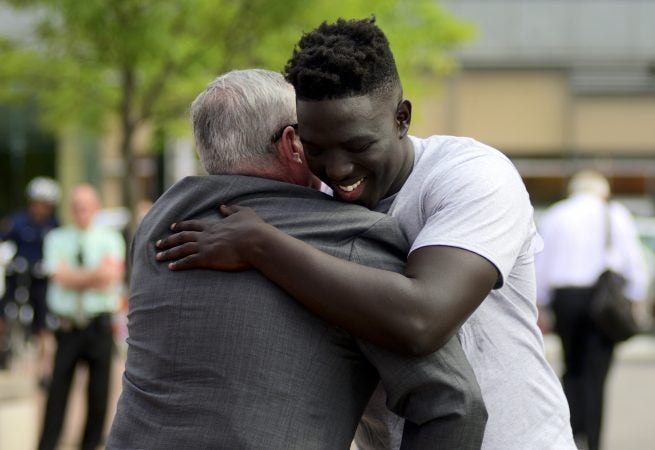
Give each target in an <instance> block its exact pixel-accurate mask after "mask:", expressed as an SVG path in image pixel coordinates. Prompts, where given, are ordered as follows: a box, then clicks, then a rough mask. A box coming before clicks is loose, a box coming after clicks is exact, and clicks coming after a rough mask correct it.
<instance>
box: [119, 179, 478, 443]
mask: <svg viewBox="0 0 655 450" xmlns="http://www.w3.org/2000/svg"><path fill="white" fill-rule="evenodd" d="M222 203H225V204H238V205H242V206H249V207H252V208H254V209H255V210H256V211H257V213H258V214H259V215H260V216H261V217H262V218H263V219H264V220H265V221H267V222H268V223H270V224H272V225H274V226H276V227H278V228H280V229H281V230H283V231H285V232H287V233H289V234H290V235H292V236H294V237H297V238H299V239H302V240H304V241H306V242H308V243H310V244H311V245H314V246H316V247H317V248H319V249H321V250H322V251H325V252H327V253H330V254H332V255H334V256H337V257H340V258H344V259H349V260H352V261H354V262H357V263H360V264H366V265H370V266H374V267H378V268H383V269H386V270H392V271H401V270H402V268H403V264H404V258H405V255H406V250H407V243H406V241H405V239H404V238H403V236H402V234H401V233H400V231H399V229H398V228H397V226H396V225H395V223H394V222H393V220H392V219H390V218H389V217H387V216H385V215H381V214H377V213H373V212H370V211H368V210H366V209H364V208H361V207H358V206H355V205H348V204H343V203H340V202H336V201H334V200H333V199H331V198H330V197H328V196H325V195H324V194H322V193H320V192H317V191H314V190H311V189H307V188H303V187H299V186H295V185H291V184H287V183H281V182H276V181H272V180H267V179H262V178H256V177H246V176H237V175H230V176H227V175H226V176H205V177H189V178H185V179H184V180H182V181H180V182H178V183H177V184H176V185H174V186H173V187H172V188H170V189H169V190H168V191H167V192H166V193H165V194H164V195H163V196H162V197H161V198H160V199H159V200H158V201H157V202H156V203H155V205H154V206H153V208H152V209H151V211H150V212H149V213H148V214H147V215H146V217H145V218H144V220H143V222H142V224H141V226H140V227H139V230H138V231H137V234H136V236H135V239H134V241H133V244H132V247H131V254H130V263H131V286H130V297H129V316H128V317H129V324H128V327H129V339H128V344H129V347H128V356H127V364H126V369H125V373H124V376H123V391H122V394H121V397H120V400H119V403H118V408H117V413H116V416H115V419H114V422H113V425H112V429H111V433H110V436H109V441H108V446H107V448H108V449H185V448H188V449H347V448H349V445H350V442H351V439H352V437H353V434H354V431H355V428H356V426H357V422H358V420H359V417H360V416H361V414H362V411H363V409H364V407H365V405H366V402H367V400H368V398H369V397H370V395H371V392H372V391H373V389H374V387H375V386H376V384H377V381H378V371H376V367H374V366H373V365H372V364H371V362H373V363H374V364H375V365H376V366H377V369H379V374H380V375H381V376H382V378H383V380H386V381H385V386H387V387H388V390H389V398H390V400H389V402H390V406H391V407H392V408H394V409H395V410H396V412H400V413H401V414H407V415H409V416H411V418H412V420H414V421H415V422H416V423H421V422H428V421H430V420H432V419H434V418H435V417H439V416H442V417H443V416H444V414H446V415H447V416H448V417H451V416H452V414H453V410H454V411H455V412H456V413H455V414H456V415H457V414H458V413H460V412H461V413H466V411H467V407H468V406H467V405H464V403H467V402H469V401H470V399H469V397H470V395H469V391H470V390H471V389H472V390H473V391H475V388H476V387H477V384H475V382H474V380H473V383H474V384H475V386H469V384H470V381H471V380H470V378H471V377H472V372H471V374H469V373H468V370H469V369H470V368H469V367H468V363H467V362H466V361H465V360H464V362H462V361H461V360H460V358H463V354H462V355H460V354H459V353H457V352H456V353H457V354H456V355H454V356H453V357H454V358H456V359H457V362H456V363H455V366H456V368H455V369H453V370H454V372H455V373H453V374H451V373H450V369H451V368H449V369H448V374H447V377H446V376H441V375H440V376H439V378H448V379H449V380H450V379H451V378H452V379H454V380H455V384H456V385H457V386H456V387H453V389H452V390H453V392H455V398H461V400H462V402H463V403H462V405H464V406H462V407H461V408H460V407H459V406H457V405H456V404H455V403H456V402H452V401H447V402H446V403H447V405H443V404H442V405H440V406H434V407H431V406H428V405H426V404H425V402H424V401H423V399H424V397H425V396H426V395H425V394H426V392H428V391H429V390H433V391H434V390H435V388H436V386H439V389H436V390H442V389H443V388H444V386H445V385H444V383H443V380H440V381H439V382H438V383H437V384H431V383H429V382H427V380H429V379H430V378H431V377H433V375H434V371H433V369H432V367H431V366H433V365H434V364H433V362H432V363H430V362H429V361H426V360H425V359H423V358H418V359H417V358H407V357H402V356H399V355H394V354H392V353H389V352H385V351H383V350H381V349H378V348H376V347H374V346H372V345H369V344H366V343H361V342H357V341H355V340H354V339H353V338H352V337H351V336H350V335H348V334H347V333H345V332H343V331H341V330H339V329H337V328H335V327H332V326H330V325H329V324H328V323H326V322H325V321H323V320H322V319H320V318H318V317H316V316H314V315H313V314H311V313H309V312H308V311H307V310H306V309H304V308H303V307H302V306H301V305H299V304H298V303H296V302H295V301H294V300H292V299H291V298H289V297H288V296H287V295H286V294H285V293H284V292H283V291H281V290H280V289H279V288H278V287H277V286H275V285H274V284H272V283H271V282H269V281H268V280H267V279H266V278H264V277H263V276H262V275H261V274H260V273H259V272H257V271H255V270H249V271H243V272H230V273H228V272H218V271H209V270H191V271H182V272H171V271H169V270H168V269H167V267H166V264H165V263H158V262H157V261H156V260H155V253H156V249H155V242H156V240H157V239H160V238H161V237H163V236H165V235H167V234H168V233H170V231H169V229H168V227H169V225H170V224H171V223H173V222H177V221H181V220H188V219H199V218H203V219H207V220H221V218H220V214H219V212H218V206H219V205H220V204H222ZM289 276H294V274H289ZM454 347H455V350H456V351H461V349H459V350H457V349H458V348H459V346H458V343H457V344H456V345H454ZM460 365H461V366H462V367H463V372H462V373H461V374H460V373H459V372H460V369H459V367H460ZM410 374H411V376H410ZM442 375H443V372H442ZM406 378H410V379H413V380H414V381H409V382H408V381H406V380H405V379H406ZM464 380H465V381H464ZM446 384H450V381H448V382H447V383H446ZM426 389H427V390H426ZM445 390H446V391H448V390H450V388H447V389H445ZM464 391H465V392H464ZM453 392H449V393H448V397H449V398H451V397H452V396H453ZM441 395H442V394H439V395H438V396H441ZM427 397H430V398H429V399H425V400H435V398H433V397H434V396H431V395H428V396H427ZM417 399H421V401H418V400H417ZM441 400H443V399H441ZM441 400H439V402H441ZM444 411H445V412H444Z"/></svg>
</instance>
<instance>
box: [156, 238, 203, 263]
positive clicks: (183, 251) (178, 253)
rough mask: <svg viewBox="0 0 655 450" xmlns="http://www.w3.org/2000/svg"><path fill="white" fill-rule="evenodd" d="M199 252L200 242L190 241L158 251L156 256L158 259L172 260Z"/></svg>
mask: <svg viewBox="0 0 655 450" xmlns="http://www.w3.org/2000/svg"><path fill="white" fill-rule="evenodd" d="M197 253H198V243H197V242H188V243H186V244H183V245H180V246H177V247H173V248H171V249H170V250H164V251H161V252H157V254H156V255H155V258H157V261H171V260H177V259H182V258H184V257H186V256H189V255H196V254H197Z"/></svg>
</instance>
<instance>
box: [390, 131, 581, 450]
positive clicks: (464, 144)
mask: <svg viewBox="0 0 655 450" xmlns="http://www.w3.org/2000/svg"><path fill="white" fill-rule="evenodd" d="M410 139H411V141H412V143H413V145H414V151H415V163H414V169H413V171H412V173H411V174H410V176H409V178H408V179H407V181H406V182H405V184H404V186H403V187H402V189H401V190H400V191H399V192H398V193H397V194H396V195H395V196H394V198H393V199H390V200H391V206H390V208H389V211H388V214H390V215H391V216H393V217H395V218H396V220H398V222H399V223H400V226H401V228H402V229H403V231H404V233H405V234H406V236H407V238H408V239H409V241H410V242H413V244H412V247H411V250H410V252H411V251H413V250H415V249H417V248H420V247H425V246H431V245H447V246H451V247H459V248H462V249H466V250H469V251H471V252H474V253H477V254H479V255H481V256H483V257H484V258H485V259H487V260H489V261H490V262H491V263H492V264H494V266H496V268H497V269H498V271H499V273H500V278H499V286H500V287H499V288H497V289H494V290H492V291H491V293H490V294H489V295H488V296H487V298H486V299H485V300H484V301H483V302H482V304H481V305H480V307H479V308H478V309H477V310H476V311H475V312H474V313H473V314H472V316H471V317H470V318H469V319H468V320H467V321H466V322H465V323H464V325H463V326H462V328H461V329H460V331H459V338H460V340H461V342H462V346H463V348H464V352H465V353H466V355H467V357H468V359H469V361H470V363H471V366H472V367H473V370H474V372H475V374H476V377H477V379H478V382H479V384H480V387H481V389H482V396H483V399H484V400H485V404H486V406H487V410H488V413H489V419H488V422H487V427H486V430H485V435H484V441H483V445H482V447H483V448H484V449H498V450H507V449H521V450H530V449H534V450H537V449H575V445H574V443H573V437H572V433H571V427H570V424H569V410H568V404H567V401H566V398H565V396H564V392H563V390H562V387H561V384H560V382H559V380H558V378H557V376H556V374H555V373H554V371H553V369H552V368H551V366H550V364H549V363H548V361H547V360H546V357H545V354H544V345H543V337H542V335H541V332H540V331H539V329H538V327H537V307H536V300H535V297H536V288H535V274H534V253H535V251H536V250H537V248H538V247H539V246H540V239H539V236H538V235H537V233H536V228H535V225H534V221H533V209H532V206H531V204H530V199H529V196H528V193H527V191H526V189H525V186H524V185H523V182H522V180H521V177H520V175H519V174H518V172H517V171H516V169H515V167H514V166H513V164H512V163H511V162H510V161H509V159H508V158H507V157H505V156H504V155H503V154H502V153H500V152H498V151H497V150H495V149H493V148H491V147H489V146H486V145H484V144H481V143H480V142H477V141H475V140H473V139H469V138H460V137H452V136H433V137H430V138H428V139H419V138H416V137H413V136H410ZM384 203H385V202H383V204H384ZM383 204H382V205H383ZM387 205H388V201H387ZM382 207H384V206H382Z"/></svg>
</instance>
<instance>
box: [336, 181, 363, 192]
mask: <svg viewBox="0 0 655 450" xmlns="http://www.w3.org/2000/svg"><path fill="white" fill-rule="evenodd" d="M362 180H363V178H360V179H359V180H357V182H356V183H355V184H351V185H349V186H342V185H339V189H341V190H342V191H346V192H352V191H354V190H355V189H356V188H357V186H359V185H360V184H362Z"/></svg>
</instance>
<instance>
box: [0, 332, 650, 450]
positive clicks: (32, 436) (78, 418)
mask: <svg viewBox="0 0 655 450" xmlns="http://www.w3.org/2000/svg"><path fill="white" fill-rule="evenodd" d="M546 344H547V345H546V347H547V353H548V357H549V360H550V361H551V362H552V364H553V366H554V368H555V370H556V371H558V372H559V370H560V363H559V345H558V340H557V338H555V337H553V336H549V337H547V340H546ZM616 359H617V361H616V364H615V366H614V368H613V370H612V372H611V374H610V378H609V381H608V385H607V412H606V418H605V428H604V432H603V433H604V441H605V446H604V449H605V450H647V449H651V448H655V444H654V443H655V423H653V418H654V417H655V415H654V414H653V408H655V337H651V336H643V337H638V338H634V339H633V340H631V341H630V342H628V343H626V344H623V345H622V346H620V347H619V348H618V350H617V358H616ZM122 364H123V359H122V358H120V357H119V358H117V360H116V364H115V370H114V374H113V375H114V377H113V391H112V401H111V405H112V407H111V414H110V416H111V415H113V409H114V407H115V402H116V399H117V398H118V395H119V392H120V374H121V372H122ZM33 367H34V363H33V358H32V357H31V355H27V357H26V358H24V359H23V360H21V361H17V362H15V363H14V364H13V366H12V370H11V371H0V449H2V450H33V449H34V448H35V447H36V439H37V433H38V429H39V426H40V421H41V414H42V408H43V401H44V399H43V395H42V394H41V392H40V391H39V390H38V389H37V388H36V387H35V386H36V382H35V379H34V375H33V373H34V369H33ZM85 377H86V373H85V372H84V371H83V370H82V371H80V372H79V373H78V379H77V382H76V383H75V386H74V389H73V392H72V393H71V403H70V409H69V411H68V414H67V419H66V424H65V430H64V435H63V437H62V443H61V446H60V449H59V450H73V449H75V448H76V447H75V443H76V442H78V440H79V436H80V435H81V429H82V424H83V420H84V408H85V406H84V386H85V384H84V383H85ZM110 420H111V417H110V418H109V419H108V423H109V422H110Z"/></svg>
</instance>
